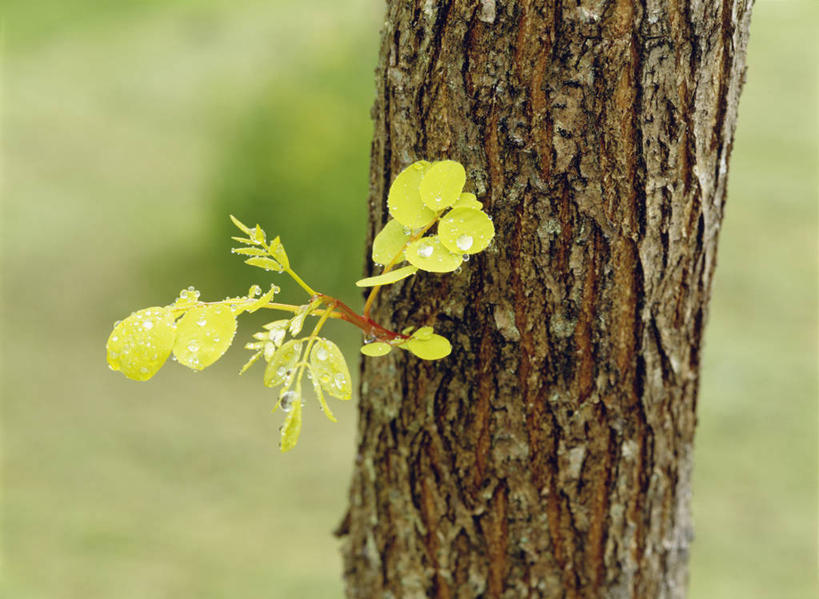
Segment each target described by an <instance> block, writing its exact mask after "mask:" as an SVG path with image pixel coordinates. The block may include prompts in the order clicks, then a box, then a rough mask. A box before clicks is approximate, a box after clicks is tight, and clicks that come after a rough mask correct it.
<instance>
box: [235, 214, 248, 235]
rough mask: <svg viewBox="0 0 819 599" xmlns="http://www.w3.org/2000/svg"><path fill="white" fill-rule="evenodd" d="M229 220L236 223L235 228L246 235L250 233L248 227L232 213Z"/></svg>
mask: <svg viewBox="0 0 819 599" xmlns="http://www.w3.org/2000/svg"><path fill="white" fill-rule="evenodd" d="M230 220H232V221H233V224H234V225H236V228H238V229H239V230H240V231H242V232H243V233H245V234H247V235H250V234H251V233H250V227H248V226H247V225H245V224H244V223H243V222H242V221H240V220H239V219H238V218H236V217H235V216H233V215H232V214H231V215H230Z"/></svg>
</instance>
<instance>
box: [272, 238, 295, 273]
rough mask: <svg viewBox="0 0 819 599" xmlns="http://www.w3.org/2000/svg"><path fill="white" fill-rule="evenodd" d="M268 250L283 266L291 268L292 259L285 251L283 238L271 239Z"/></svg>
mask: <svg viewBox="0 0 819 599" xmlns="http://www.w3.org/2000/svg"><path fill="white" fill-rule="evenodd" d="M267 251H268V252H269V253H270V255H271V256H273V259H274V260H276V262H278V263H279V264H281V266H282V267H284V268H290V259H289V258H288V257H287V252H285V251H284V246H283V245H282V241H281V239H279V238H278V237H276V239H274V240H273V241H271V242H270V245H269V246H268V250H267Z"/></svg>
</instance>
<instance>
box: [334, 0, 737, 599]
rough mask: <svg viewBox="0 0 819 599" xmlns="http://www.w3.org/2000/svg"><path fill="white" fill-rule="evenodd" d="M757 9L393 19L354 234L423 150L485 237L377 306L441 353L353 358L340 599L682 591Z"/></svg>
mask: <svg viewBox="0 0 819 599" xmlns="http://www.w3.org/2000/svg"><path fill="white" fill-rule="evenodd" d="M751 4H752V3H751V0H722V1H720V2H716V1H714V0H710V1H709V0H705V1H703V2H694V1H692V0H675V1H673V2H672V1H668V2H656V3H632V2H629V1H628V0H598V1H596V2H591V1H589V2H587V1H582V2H571V3H567V2H560V1H557V0H521V1H519V2H495V0H481V1H480V2H465V1H442V2H424V3H419V2H403V1H396V0H393V1H391V2H388V3H387V13H386V19H385V26H384V30H383V33H382V42H381V51H380V60H379V65H378V68H377V98H376V101H375V106H374V111H373V115H374V119H375V134H374V140H373V145H372V163H371V173H370V176H371V192H370V198H369V201H370V205H369V208H370V221H369V222H370V237H372V235H373V234H374V233H375V232H377V231H378V230H379V229H380V228H381V226H382V225H383V224H384V222H385V221H386V218H387V211H386V195H387V190H388V188H389V184H390V182H391V181H392V179H393V178H394V177H395V175H396V174H397V173H398V172H399V171H400V170H401V169H402V168H404V167H405V166H406V165H408V164H409V163H411V162H413V161H415V160H417V159H422V158H429V159H441V158H452V159H454V160H459V161H460V162H462V163H463V164H464V165H466V167H467V176H468V180H470V181H473V182H474V185H475V189H474V191H475V192H476V194H477V195H478V197H479V198H480V199H482V200H483V201H484V205H485V206H487V210H488V212H489V213H490V214H492V215H493V216H494V222H495V227H496V230H497V237H496V241H495V245H494V247H493V248H492V251H490V252H488V253H486V254H485V255H482V256H480V257H476V258H474V259H473V260H475V261H477V264H474V263H473V264H470V268H469V269H466V270H465V272H464V273H463V274H462V275H461V276H458V277H442V278H438V277H436V276H434V275H424V276H418V277H414V278H412V279H411V280H409V281H405V282H403V283H401V284H398V285H394V286H392V287H391V288H385V290H384V291H383V292H382V294H381V295H380V297H379V301H378V302H377V303H376V306H375V309H374V312H373V314H374V316H375V319H376V320H378V321H379V322H383V323H385V324H387V325H389V324H394V323H401V322H404V321H406V320H408V319H409V318H408V317H409V316H411V317H412V318H413V320H417V321H421V320H424V319H428V318H437V321H436V323H435V326H436V330H441V331H442V332H443V333H444V334H448V335H449V336H450V338H451V339H452V341H453V347H454V351H453V353H452V355H451V356H450V357H449V358H448V359H447V360H446V361H440V362H423V361H420V360H417V359H415V358H413V357H411V356H407V355H404V354H403V353H399V352H393V354H391V355H390V356H388V357H386V358H382V359H380V360H366V361H365V362H364V366H363V370H362V374H363V376H362V383H361V404H360V424H359V439H358V455H357V459H356V464H355V471H354V474H353V479H352V485H351V490H350V507H349V512H348V514H347V517H346V518H345V520H344V522H343V523H342V525H341V527H340V528H339V531H338V532H339V534H340V535H342V536H344V538H345V542H344V548H343V553H344V563H345V576H346V584H347V592H348V596H350V597H367V598H369V597H425V596H432V597H440V598H446V597H528V596H532V597H598V596H599V597H603V596H605V597H681V596H683V595H684V594H685V588H686V579H687V569H686V562H687V555H688V547H689V543H690V541H691V537H692V524H691V517H690V513H689V496H690V482H691V469H692V442H693V436H694V427H695V423H696V401H697V386H698V372H699V363H700V348H701V343H702V335H703V327H704V324H705V321H706V315H707V305H708V298H709V291H710V286H711V280H712V277H713V272H714V266H715V260H716V249H717V238H718V233H719V227H720V222H721V219H722V213H723V206H724V202H725V191H726V179H727V166H728V160H729V157H730V153H731V145H732V140H733V134H734V128H735V124H736V115H737V104H738V100H739V94H740V89H741V87H742V81H743V76H744V70H745V50H746V44H747V40H748V30H749V24H750V14H751ZM366 270H367V271H368V273H372V272H373V264H371V263H369V262H368V263H367V265H366ZM418 306H423V307H422V308H418ZM391 319H393V321H392V322H390V320H391Z"/></svg>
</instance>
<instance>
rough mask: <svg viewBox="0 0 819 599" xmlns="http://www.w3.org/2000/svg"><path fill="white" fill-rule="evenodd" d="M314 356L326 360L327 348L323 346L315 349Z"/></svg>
mask: <svg viewBox="0 0 819 599" xmlns="http://www.w3.org/2000/svg"><path fill="white" fill-rule="evenodd" d="M316 358H318V359H319V360H326V359H327V350H326V349H324V348H323V347H320V348H318V349H317V350H316Z"/></svg>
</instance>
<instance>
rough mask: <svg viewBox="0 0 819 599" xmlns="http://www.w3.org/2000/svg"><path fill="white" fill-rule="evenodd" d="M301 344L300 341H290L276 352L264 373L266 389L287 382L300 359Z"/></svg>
mask: <svg viewBox="0 0 819 599" xmlns="http://www.w3.org/2000/svg"><path fill="white" fill-rule="evenodd" d="M302 344H303V341H302V340H301V339H291V340H290V341H288V342H287V343H285V344H284V345H282V346H281V347H280V348H279V349H277V350H276V352H275V353H274V354H273V357H272V358H270V362H268V364H267V368H265V371H264V384H265V386H266V387H276V386H277V385H281V384H282V383H286V382H288V381H289V379H290V377H291V375H292V374H293V370H295V368H296V364H298V362H299V358H301V348H302Z"/></svg>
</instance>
